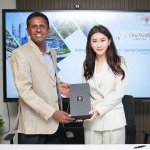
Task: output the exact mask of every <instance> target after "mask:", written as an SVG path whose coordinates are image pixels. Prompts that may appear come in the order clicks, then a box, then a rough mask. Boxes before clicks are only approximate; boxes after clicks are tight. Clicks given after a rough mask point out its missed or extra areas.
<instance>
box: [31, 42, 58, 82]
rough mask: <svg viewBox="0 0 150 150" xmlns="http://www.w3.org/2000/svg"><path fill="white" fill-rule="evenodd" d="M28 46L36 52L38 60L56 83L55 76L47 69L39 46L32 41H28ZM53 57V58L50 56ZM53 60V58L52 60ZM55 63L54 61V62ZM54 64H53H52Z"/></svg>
mask: <svg viewBox="0 0 150 150" xmlns="http://www.w3.org/2000/svg"><path fill="white" fill-rule="evenodd" d="M29 44H30V46H31V47H32V49H33V51H34V53H35V54H36V56H37V58H38V59H39V61H40V62H41V64H42V66H43V67H44V68H45V69H46V71H47V73H48V74H49V75H50V78H51V79H52V80H53V81H54V82H55V83H56V79H55V76H53V75H52V74H51V73H50V72H49V71H48V65H47V63H46V60H45V58H44V56H43V55H42V53H41V51H40V50H39V48H38V47H37V46H36V45H35V44H34V42H32V41H30V42H29ZM52 59H53V58H52ZM53 62H54V60H53ZM54 64H55V63H54ZM54 66H55V65H54Z"/></svg>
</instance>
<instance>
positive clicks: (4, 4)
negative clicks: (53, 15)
mask: <svg viewBox="0 0 150 150" xmlns="http://www.w3.org/2000/svg"><path fill="white" fill-rule="evenodd" d="M15 8H16V0H0V115H2V116H3V118H4V121H5V127H4V131H7V130H8V127H9V125H8V115H7V104H6V103H4V102H3V65H2V51H3V50H2V38H3V37H2V9H15ZM8 107H9V112H10V132H9V133H11V132H14V131H13V125H14V122H15V118H16V114H17V104H16V103H8ZM7 134H8V133H7ZM7 134H4V135H3V136H0V143H9V142H6V141H3V138H4V137H5V136H6V135H7ZM16 142H17V136H15V138H14V143H16Z"/></svg>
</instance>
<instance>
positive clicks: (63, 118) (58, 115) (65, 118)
mask: <svg viewBox="0 0 150 150" xmlns="http://www.w3.org/2000/svg"><path fill="white" fill-rule="evenodd" d="M52 117H53V118H54V119H55V120H56V121H58V122H61V123H70V122H72V121H74V120H75V119H74V118H71V115H70V114H68V113H66V112H64V111H61V110H56V111H55V112H54V114H53V115H52Z"/></svg>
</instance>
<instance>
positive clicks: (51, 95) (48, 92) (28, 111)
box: [12, 12, 74, 144]
mask: <svg viewBox="0 0 150 150" xmlns="http://www.w3.org/2000/svg"><path fill="white" fill-rule="evenodd" d="M27 31H28V34H29V36H30V39H31V40H30V41H29V42H28V43H26V44H25V45H23V46H21V47H19V48H17V49H16V50H14V51H13V54H12V69H13V74H14V80H15V84H16V87H17V91H18V94H19V109H18V116H17V126H16V128H17V130H18V143H19V144H50V143H53V144H61V143H62V138H63V135H62V133H63V132H62V131H61V126H60V124H59V123H60V122H61V123H69V122H71V121H73V120H74V119H73V118H71V116H70V115H69V114H68V113H66V112H64V111H62V110H59V102H58V95H59V94H58V93H59V92H58V91H60V92H61V93H62V94H64V95H65V94H67V93H68V91H69V88H68V84H66V83H61V82H60V81H59V79H58V78H57V74H56V68H57V67H56V52H55V51H54V50H52V49H50V48H48V46H46V43H45V39H46V38H47V36H48V34H49V31H50V29H49V21H48V18H47V16H45V15H44V14H42V13H40V12H34V13H32V14H30V15H29V16H28V18H27Z"/></svg>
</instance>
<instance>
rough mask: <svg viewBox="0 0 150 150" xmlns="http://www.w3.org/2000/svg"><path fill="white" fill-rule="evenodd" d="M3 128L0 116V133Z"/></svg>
mask: <svg viewBox="0 0 150 150" xmlns="http://www.w3.org/2000/svg"><path fill="white" fill-rule="evenodd" d="M3 126H4V121H3V118H2V116H1V115H0V133H1V130H2V128H3Z"/></svg>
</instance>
